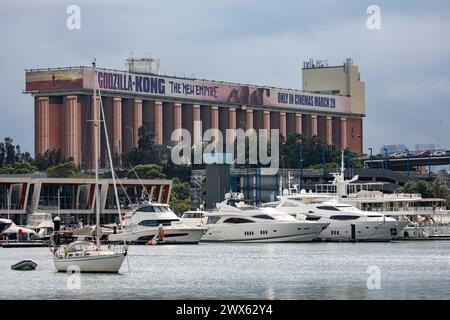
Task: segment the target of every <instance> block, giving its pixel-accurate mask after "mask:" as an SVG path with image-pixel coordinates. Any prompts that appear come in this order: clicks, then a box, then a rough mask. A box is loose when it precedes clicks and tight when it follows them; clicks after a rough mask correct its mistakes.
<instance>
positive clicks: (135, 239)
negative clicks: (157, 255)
mask: <svg viewBox="0 0 450 320" xmlns="http://www.w3.org/2000/svg"><path fill="white" fill-rule="evenodd" d="M206 230H207V229H206V228H196V227H188V228H175V227H174V228H172V227H165V228H164V233H165V237H164V240H163V241H159V242H158V244H197V243H199V242H200V239H201V238H202V236H203V234H204V233H205V231H206ZM124 236H125V241H126V242H128V243H134V244H147V243H148V242H149V241H151V240H154V239H156V238H157V237H158V228H152V227H143V228H140V229H136V230H127V229H125V234H122V233H117V234H111V235H109V237H108V240H109V241H111V242H123V240H124Z"/></svg>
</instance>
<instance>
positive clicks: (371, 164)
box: [369, 148, 373, 169]
mask: <svg viewBox="0 0 450 320" xmlns="http://www.w3.org/2000/svg"><path fill="white" fill-rule="evenodd" d="M369 151H370V169H373V158H372V153H373V150H372V148H369Z"/></svg>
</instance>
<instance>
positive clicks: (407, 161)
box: [405, 149, 409, 177]
mask: <svg viewBox="0 0 450 320" xmlns="http://www.w3.org/2000/svg"><path fill="white" fill-rule="evenodd" d="M405 151H406V171H408V177H409V150H408V149H405Z"/></svg>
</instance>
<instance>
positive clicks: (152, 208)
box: [138, 206, 155, 212]
mask: <svg viewBox="0 0 450 320" xmlns="http://www.w3.org/2000/svg"><path fill="white" fill-rule="evenodd" d="M154 208H155V207H154V206H146V207H142V208H139V209H138V211H140V212H155V209H154Z"/></svg>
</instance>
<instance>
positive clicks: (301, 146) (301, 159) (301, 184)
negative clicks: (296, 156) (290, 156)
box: [299, 143, 303, 190]
mask: <svg viewBox="0 0 450 320" xmlns="http://www.w3.org/2000/svg"><path fill="white" fill-rule="evenodd" d="M299 162H300V163H299V164H300V190H302V189H303V144H301V143H300V160H299Z"/></svg>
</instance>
